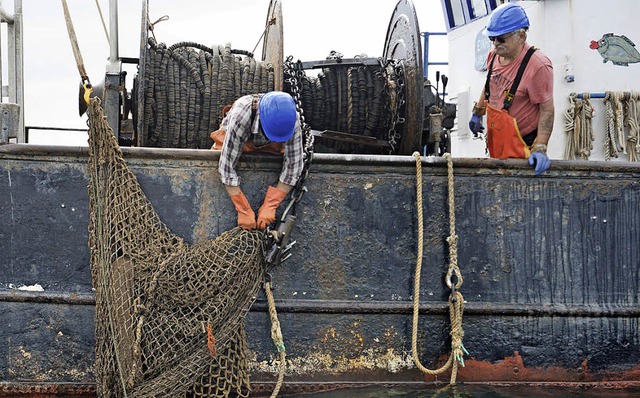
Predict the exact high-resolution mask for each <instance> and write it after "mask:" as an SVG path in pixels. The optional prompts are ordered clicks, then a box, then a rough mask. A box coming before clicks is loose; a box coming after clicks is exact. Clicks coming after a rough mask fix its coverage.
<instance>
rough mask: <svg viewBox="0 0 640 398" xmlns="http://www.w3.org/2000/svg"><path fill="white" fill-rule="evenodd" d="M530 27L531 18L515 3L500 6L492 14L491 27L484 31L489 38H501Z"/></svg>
mask: <svg viewBox="0 0 640 398" xmlns="http://www.w3.org/2000/svg"><path fill="white" fill-rule="evenodd" d="M528 27H529V18H527V14H526V13H525V12H524V9H523V8H522V7H520V6H519V5H517V4H514V3H505V4H502V5H500V6H498V7H497V8H496V9H495V10H493V12H492V13H491V17H490V18H489V26H487V27H486V29H485V30H484V34H485V35H487V36H500V35H503V34H505V33H509V32H513V31H514V30H518V29H521V28H528Z"/></svg>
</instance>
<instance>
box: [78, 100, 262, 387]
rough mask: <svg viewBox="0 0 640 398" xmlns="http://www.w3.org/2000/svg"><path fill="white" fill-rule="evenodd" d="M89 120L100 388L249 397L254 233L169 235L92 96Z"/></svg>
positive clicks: (257, 261) (258, 266) (257, 260)
mask: <svg viewBox="0 0 640 398" xmlns="http://www.w3.org/2000/svg"><path fill="white" fill-rule="evenodd" d="M88 123H89V128H90V132H89V172H90V183H89V199H90V213H91V215H90V222H89V247H90V250H91V276H92V283H93V286H94V288H95V290H96V314H95V323H96V326H95V332H96V368H95V371H96V375H97V393H98V396H99V397H136V398H139V397H185V396H186V397H226V396H230V395H231V396H240V397H246V396H248V395H249V387H250V386H249V375H248V366H247V358H246V336H245V332H244V324H243V322H244V317H245V315H246V314H247V311H248V310H249V307H250V306H251V304H252V303H253V301H254V300H255V297H256V295H257V292H258V289H259V287H260V283H261V282H262V280H263V276H264V269H263V258H262V251H261V242H262V237H261V234H260V233H259V232H256V231H245V230H242V229H239V228H234V229H232V230H230V231H227V232H225V233H223V234H222V235H220V236H219V237H217V238H216V239H215V240H211V241H207V242H204V243H200V244H189V243H187V242H185V241H183V239H181V238H180V237H178V236H176V235H174V234H172V233H171V231H169V229H168V228H167V226H166V225H165V224H164V223H163V222H162V221H161V220H160V218H159V217H158V215H157V213H156V212H155V211H154V209H153V207H152V205H151V203H150V202H149V200H148V199H147V197H146V196H145V194H144V192H143V191H142V189H141V188H140V186H139V184H138V182H137V180H136V177H135V175H134V174H133V173H132V172H131V171H130V170H129V169H128V168H127V165H126V163H125V161H124V158H123V155H122V151H121V150H120V148H119V147H118V144H117V142H116V138H115V136H114V134H113V131H112V130H111V129H110V128H109V126H108V124H107V122H106V119H105V117H104V114H103V111H102V108H101V105H100V100H99V99H93V100H92V101H91V104H90V106H89V121H88Z"/></svg>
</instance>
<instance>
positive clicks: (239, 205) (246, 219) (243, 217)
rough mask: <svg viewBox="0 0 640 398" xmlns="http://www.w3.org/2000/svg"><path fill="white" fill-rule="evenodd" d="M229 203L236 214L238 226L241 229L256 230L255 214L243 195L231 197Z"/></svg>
mask: <svg viewBox="0 0 640 398" xmlns="http://www.w3.org/2000/svg"><path fill="white" fill-rule="evenodd" d="M231 201H232V202H233V205H234V206H235V207H236V211H237V212H238V226H239V227H240V228H242V229H256V213H254V212H253V209H252V208H251V205H250V204H249V201H248V200H247V197H246V196H244V193H242V192H240V193H239V194H237V195H231Z"/></svg>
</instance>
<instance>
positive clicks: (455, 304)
mask: <svg viewBox="0 0 640 398" xmlns="http://www.w3.org/2000/svg"><path fill="white" fill-rule="evenodd" d="M413 157H414V158H415V159H416V202H417V203H416V207H417V209H418V258H417V262H416V272H415V279H414V285H413V331H412V335H411V353H412V356H413V361H414V362H415V364H416V367H417V368H418V369H420V370H421V371H422V372H423V373H426V374H429V375H439V374H442V373H444V372H445V371H446V370H447V369H449V368H452V369H451V380H450V384H452V385H453V384H455V383H456V377H457V374H458V363H460V364H461V365H462V366H464V359H463V355H464V354H468V352H467V350H466V349H465V348H464V345H463V344H462V339H463V337H464V331H463V330H462V314H463V311H464V297H462V294H461V293H460V292H459V291H458V289H459V288H460V286H462V275H461V274H460V268H459V267H458V236H457V235H456V233H455V223H456V220H455V198H454V191H453V163H452V160H451V155H450V154H448V153H445V154H444V157H445V158H446V159H447V165H448V190H449V230H450V235H449V237H448V238H447V242H448V243H449V269H448V270H447V277H446V282H447V286H448V287H449V288H450V289H451V295H450V296H449V317H450V322H451V355H449V359H448V360H447V362H446V363H445V364H444V365H443V366H442V367H440V368H438V369H435V370H432V369H427V368H426V367H425V366H424V365H422V363H421V362H420V358H419V356H418V315H419V307H420V274H421V271H422V255H423V242H424V236H423V214H422V159H421V158H420V154H419V153H418V152H414V153H413ZM453 275H455V276H456V278H457V281H456V282H455V283H453V282H452V281H451V277H452V276H453Z"/></svg>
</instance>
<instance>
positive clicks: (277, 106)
mask: <svg viewBox="0 0 640 398" xmlns="http://www.w3.org/2000/svg"><path fill="white" fill-rule="evenodd" d="M258 111H259V112H260V124H261V125H262V130H263V131H264V134H265V135H266V136H267V138H268V139H270V140H271V141H274V142H285V141H289V139H290V138H291V137H292V136H293V131H294V129H295V127H296V117H297V113H296V103H295V101H294V100H293V98H292V97H291V96H290V95H289V94H287V93H285V92H282V91H269V92H268V93H265V94H264V95H262V97H260V101H259V102H258Z"/></svg>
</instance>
